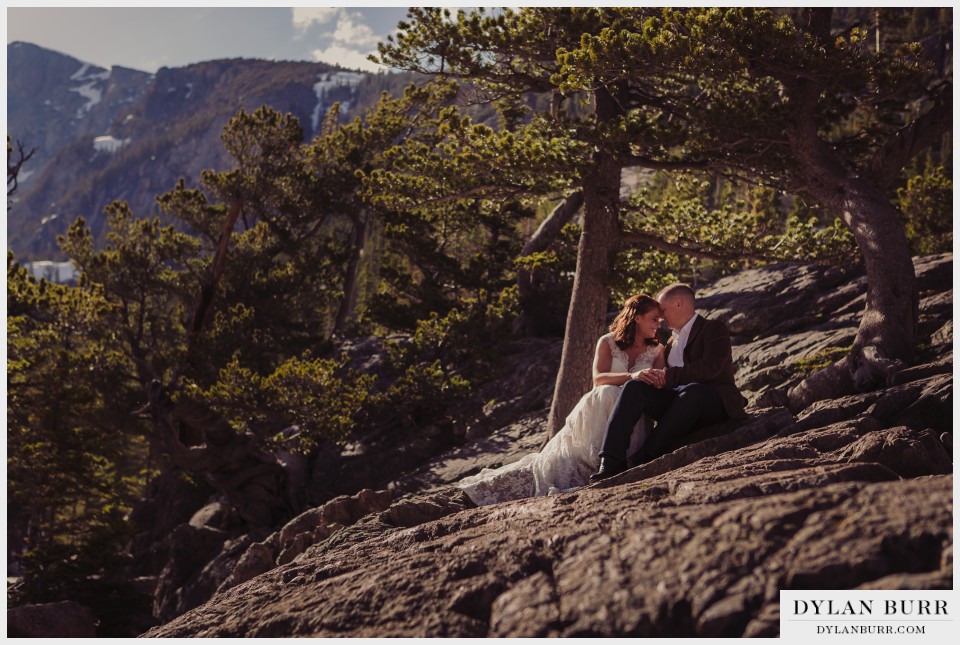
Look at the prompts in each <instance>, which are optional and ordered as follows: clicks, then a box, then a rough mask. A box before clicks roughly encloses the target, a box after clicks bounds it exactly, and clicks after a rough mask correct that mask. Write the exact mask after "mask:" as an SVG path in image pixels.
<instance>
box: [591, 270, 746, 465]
mask: <svg viewBox="0 0 960 645" xmlns="http://www.w3.org/2000/svg"><path fill="white" fill-rule="evenodd" d="M657 301H658V302H659V303H660V308H661V309H662V310H663V317H664V319H665V320H666V321H667V324H668V325H669V326H670V327H671V328H672V329H673V333H674V335H673V338H672V339H671V340H672V342H671V343H670V344H668V345H667V347H666V350H665V351H666V352H667V365H666V367H664V368H663V369H647V370H642V371H640V372H638V373H637V374H635V376H634V380H630V381H627V383H626V384H625V385H624V386H623V391H622V392H621V393H620V398H619V399H618V400H617V404H616V406H615V407H614V408H613V414H611V416H610V420H609V421H608V422H607V432H606V435H605V436H604V438H603V447H602V448H601V450H600V470H599V471H598V472H597V473H595V474H593V475H591V476H590V480H591V481H600V480H601V479H606V478H608V477H613V476H614V475H619V474H620V473H622V472H623V471H625V470H626V469H627V447H628V446H629V445H630V435H631V433H632V431H633V427H634V424H636V422H637V421H638V420H639V419H640V417H641V415H643V414H646V415H648V416H650V417H652V418H653V419H655V420H656V421H657V425H656V427H655V428H654V430H653V432H651V433H650V435H649V436H648V437H647V440H646V442H645V443H644V445H643V448H641V450H640V452H639V453H637V460H638V462H639V463H645V462H648V461H651V460H653V459H656V458H657V457H659V456H660V455H663V454H666V452H667V446H669V445H670V444H671V443H673V442H674V441H676V440H677V439H679V438H680V437H683V436H685V435H687V434H690V433H691V432H693V431H694V430H696V429H697V428H699V427H703V426H708V425H712V424H714V423H719V422H721V421H723V420H725V419H728V418H732V419H742V418H746V416H747V415H746V413H744V411H743V408H744V405H746V399H744V398H743V395H742V394H740V390H738V389H737V385H736V383H735V382H734V380H733V356H732V353H731V349H730V333H729V332H728V331H727V327H726V325H724V324H723V323H722V322H721V321H719V320H710V319H707V318H704V317H703V316H701V315H699V314H698V313H697V312H696V308H695V300H694V294H693V289H691V288H690V287H689V286H687V285H685V284H672V285H670V286H669V287H666V288H665V289H663V291H661V292H660V293H659V294H657Z"/></svg>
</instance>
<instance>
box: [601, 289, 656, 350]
mask: <svg viewBox="0 0 960 645" xmlns="http://www.w3.org/2000/svg"><path fill="white" fill-rule="evenodd" d="M659 308H660V303H659V302H657V301H656V300H654V299H653V298H651V297H650V296H648V295H646V294H643V293H640V294H637V295H635V296H630V297H629V298H627V301H626V302H625V303H623V309H621V310H620V313H619V314H617V317H616V318H614V319H613V323H612V324H611V325H610V331H612V332H613V341H614V342H615V343H616V344H617V347H619V348H620V349H627V348H628V347H630V346H632V345H633V342H634V341H635V340H636V338H637V321H636V317H637V316H642V315H644V314H646V313H647V312H649V311H650V310H651V309H659ZM646 343H647V344H648V345H658V344H659V343H660V341H659V340H657V339H656V338H648V339H646Z"/></svg>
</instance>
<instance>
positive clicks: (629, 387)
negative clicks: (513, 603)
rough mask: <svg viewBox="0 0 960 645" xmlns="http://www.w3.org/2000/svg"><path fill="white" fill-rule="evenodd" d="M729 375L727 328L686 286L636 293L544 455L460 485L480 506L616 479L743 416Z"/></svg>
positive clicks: (599, 345) (605, 339)
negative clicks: (665, 328) (663, 328)
mask: <svg viewBox="0 0 960 645" xmlns="http://www.w3.org/2000/svg"><path fill="white" fill-rule="evenodd" d="M661 320H664V321H666V323H667V325H669V326H670V327H671V328H672V329H673V336H672V337H671V339H670V342H668V343H667V344H666V345H662V344H660V342H659V341H658V340H657V331H658V330H659V328H660V323H661ZM733 372H734V370H733V357H732V353H731V345H730V334H729V332H728V331H727V327H726V325H724V324H723V323H722V322H720V321H718V320H710V319H708V318H705V317H703V316H701V315H699V314H698V313H697V312H696V308H695V299H694V293H693V290H692V289H691V288H690V287H689V286H687V285H685V284H673V285H670V286H669V287H666V288H665V289H663V290H662V291H661V292H660V293H659V294H658V295H657V298H656V299H654V298H651V297H650V296H646V295H636V296H633V297H631V298H630V299H629V300H627V302H626V304H625V305H624V307H623V310H622V311H621V312H620V313H619V314H618V315H617V317H616V319H615V320H614V321H613V324H612V325H611V326H610V333H608V334H606V335H605V336H602V337H601V338H600V340H599V341H598V342H597V350H596V354H595V357H594V363H593V383H594V388H593V389H592V390H591V391H590V392H588V393H587V394H585V395H584V396H583V398H581V399H580V402H579V403H577V405H576V407H575V408H574V409H573V411H572V412H571V413H570V414H569V415H568V416H567V419H566V423H565V424H564V427H563V428H562V429H561V430H560V431H559V432H558V433H557V434H556V435H555V436H554V437H553V438H552V439H550V441H549V442H548V443H547V445H546V446H544V448H543V449H542V450H541V451H540V452H536V453H531V454H529V455H527V456H525V457H524V458H522V459H520V460H519V461H516V462H514V463H511V464H507V465H506V466H503V467H501V468H497V469H495V470H490V469H486V470H483V471H481V472H480V473H478V474H477V475H473V476H471V477H467V478H465V479H463V480H461V481H460V482H459V483H458V486H460V487H461V488H462V489H463V490H464V492H466V493H467V495H468V496H469V497H470V498H471V499H472V500H473V501H474V502H475V503H477V504H480V505H483V504H493V503H496V502H502V501H506V500H510V499H518V498H521V497H530V496H534V495H547V494H550V493H557V492H563V491H567V490H571V489H573V488H577V487H580V486H583V485H585V484H587V483H589V482H590V481H599V480H602V479H606V478H608V477H612V476H614V475H618V474H620V473H622V472H623V471H625V470H626V469H627V466H628V463H630V464H633V465H638V464H641V463H646V462H648V461H651V460H653V459H655V458H657V457H659V456H661V455H663V454H666V453H667V452H668V447H669V446H670V445H671V444H672V443H673V442H675V441H676V440H678V439H680V438H682V437H684V436H686V435H688V434H690V433H691V432H693V431H694V430H696V429H697V428H701V427H704V426H708V425H713V424H716V423H720V422H722V421H724V420H726V419H739V418H745V417H746V414H745V413H744V405H745V404H746V400H745V399H744V397H743V395H742V394H740V391H739V390H738V389H737V386H736V383H735V382H734V375H733ZM653 422H656V425H655V426H653ZM598 462H599V464H598ZM598 466H599V468H598Z"/></svg>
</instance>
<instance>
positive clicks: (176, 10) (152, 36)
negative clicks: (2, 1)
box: [6, 2, 410, 73]
mask: <svg viewBox="0 0 960 645" xmlns="http://www.w3.org/2000/svg"><path fill="white" fill-rule="evenodd" d="M64 4H67V3H64ZM153 4H160V3H153ZM389 4H390V3H387V2H381V3H379V5H380V6H377V7H364V6H349V5H347V6H345V5H339V6H337V7H316V6H314V7H303V6H294V7H263V6H260V7H256V6H224V7H196V8H194V7H163V6H160V7H158V6H152V7H136V6H115V7H102V6H101V7H95V8H94V7H69V6H67V7H63V6H61V7H38V8H34V7H9V6H8V7H7V8H6V29H7V43H8V44H9V43H11V42H15V41H23V42H29V43H33V44H35V45H39V46H41V47H45V48H47V49H52V50H54V51H58V52H61V53H63V54H67V55H69V56H73V57H74V58H77V59H79V60H80V61H82V62H85V63H92V64H94V65H97V66H100V67H104V68H110V67H113V66H114V65H119V66H121V67H128V68H133V69H137V70H140V71H144V72H150V73H153V72H156V71H157V69H159V68H160V67H182V66H184V65H189V64H191V63H197V62H200V61H206V60H214V59H219V58H262V59H268V60H296V61H301V60H305V61H314V62H318V61H319V62H324V63H328V64H336V65H341V66H342V67H347V68H353V69H363V70H367V71H376V70H377V69H378V68H377V66H376V65H374V64H373V63H371V62H370V61H368V60H366V57H367V55H369V54H371V53H374V52H375V51H376V45H377V42H378V41H380V40H382V39H384V38H385V37H386V36H387V35H388V34H390V33H392V32H393V31H395V29H396V26H397V23H398V22H399V21H400V20H403V19H404V17H405V16H406V13H407V7H408V6H410V3H409V2H404V3H395V4H396V6H388V5H389Z"/></svg>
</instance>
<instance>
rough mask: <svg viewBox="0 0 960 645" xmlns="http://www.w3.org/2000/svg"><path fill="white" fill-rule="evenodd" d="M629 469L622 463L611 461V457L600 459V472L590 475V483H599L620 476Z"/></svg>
mask: <svg viewBox="0 0 960 645" xmlns="http://www.w3.org/2000/svg"><path fill="white" fill-rule="evenodd" d="M626 469H627V465H626V464H624V463H623V462H622V461H617V460H615V459H610V458H609V457H600V470H598V471H597V472H595V473H593V474H592V475H590V481H592V482H598V481H601V480H603V479H608V478H610V477H613V476H614V475H619V474H620V473H622V472H624V471H625V470H626Z"/></svg>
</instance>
